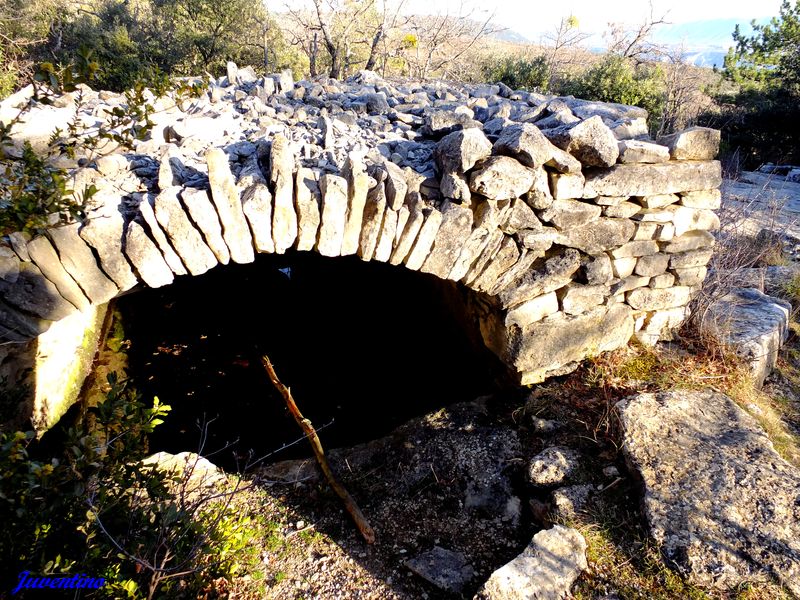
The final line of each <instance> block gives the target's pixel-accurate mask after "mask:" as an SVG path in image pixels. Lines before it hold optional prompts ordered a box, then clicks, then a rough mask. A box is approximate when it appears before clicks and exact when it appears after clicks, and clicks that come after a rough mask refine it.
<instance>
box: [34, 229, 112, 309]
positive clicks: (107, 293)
mask: <svg viewBox="0 0 800 600" xmlns="http://www.w3.org/2000/svg"><path fill="white" fill-rule="evenodd" d="M79 228H80V225H79V224H78V223H73V224H71V225H65V226H63V227H55V228H53V229H49V230H48V231H47V235H48V236H49V237H50V239H51V240H52V241H53V244H54V245H55V247H56V250H58V255H59V257H60V258H61V264H62V265H64V268H65V269H66V270H67V273H69V274H70V275H72V277H73V279H75V281H77V282H78V285H79V286H81V289H82V290H83V291H84V293H85V294H86V296H87V297H88V298H89V300H91V301H92V303H93V304H104V303H106V302H108V301H109V300H111V298H113V297H114V296H116V295H117V293H118V292H119V289H118V288H117V286H116V285H115V284H114V282H113V281H111V280H110V279H109V278H108V277H106V275H105V274H104V273H103V272H102V271H101V270H100V267H98V266H97V261H96V260H95V258H94V254H92V251H91V250H90V249H89V246H87V245H86V242H84V241H83V240H82V239H81V237H80V235H78V229H79Z"/></svg>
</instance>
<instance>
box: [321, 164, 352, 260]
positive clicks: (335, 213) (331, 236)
mask: <svg viewBox="0 0 800 600" xmlns="http://www.w3.org/2000/svg"><path fill="white" fill-rule="evenodd" d="M319 189H320V193H321V194H322V217H321V225H320V228H319V238H318V239H317V252H319V253H320V254H322V256H340V255H341V253H342V240H343V239H344V229H345V224H346V222H347V180H346V179H344V177H339V176H338V175H331V174H328V173H326V174H325V175H323V176H322V177H321V178H320V181H319Z"/></svg>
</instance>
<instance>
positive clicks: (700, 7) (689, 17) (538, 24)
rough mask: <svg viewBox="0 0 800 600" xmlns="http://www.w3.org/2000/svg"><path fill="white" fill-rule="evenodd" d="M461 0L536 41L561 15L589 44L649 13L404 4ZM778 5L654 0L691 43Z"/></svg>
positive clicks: (597, 1) (491, 0)
mask: <svg viewBox="0 0 800 600" xmlns="http://www.w3.org/2000/svg"><path fill="white" fill-rule="evenodd" d="M462 4H463V5H464V6H466V7H474V10H473V15H472V16H473V18H480V16H481V15H485V14H487V13H488V12H492V11H494V13H495V22H497V23H498V24H500V25H502V26H505V27H508V28H510V29H513V30H514V31H516V32H518V33H520V34H522V35H524V36H525V37H527V38H528V39H530V40H531V41H534V42H537V41H539V40H540V38H541V36H542V34H543V33H545V32H548V31H551V30H552V29H553V28H554V27H555V26H556V25H557V24H558V22H559V21H560V19H561V18H563V17H566V16H569V15H570V14H572V15H574V16H575V17H577V19H578V21H579V23H580V28H581V30H583V31H586V32H587V33H594V34H596V36H595V38H594V39H593V40H592V41H590V42H589V44H590V45H591V44H592V43H595V42H597V40H599V41H600V42H602V38H601V37H600V36H601V34H602V32H603V31H604V30H606V29H607V27H608V23H610V22H623V23H628V24H630V25H634V24H636V23H639V22H641V21H642V19H644V18H645V17H646V16H648V15H649V14H650V3H649V2H648V1H647V0H559V1H557V2H550V1H548V2H542V1H540V0H480V1H475V2H472V3H471V4H470V0H435V1H434V2H431V1H430V0H406V5H405V9H406V11H408V12H414V13H417V14H426V13H427V14H430V13H431V12H445V11H449V12H450V13H451V14H457V13H458V11H459V6H460V5H462ZM780 5H781V0H758V1H757V2H754V1H753V0H653V12H654V14H655V15H656V16H657V17H660V16H662V15H666V20H667V21H669V22H670V23H672V24H673V27H672V28H671V29H672V30H673V31H676V30H677V31H678V32H680V31H681V30H683V31H685V34H686V35H688V36H689V37H690V38H692V39H688V38H687V39H685V42H686V43H687V44H688V45H706V44H709V43H715V45H716V44H717V43H719V42H722V45H728V44H730V38H729V35H725V33H724V32H725V31H732V30H733V27H732V26H730V24H731V23H734V24H735V22H741V23H742V24H746V23H749V22H750V20H752V19H764V18H767V17H772V16H776V15H777V14H778V9H779V8H780ZM468 10H469V8H468V9H467V11H468ZM704 21H708V22H709V23H708V27H707V29H705V30H704V28H703V26H701V25H696V26H692V27H684V28H681V27H680V26H681V25H682V24H686V23H697V22H704ZM676 35H679V34H676ZM705 38H713V39H714V40H717V42H709V41H708V40H707V39H705Z"/></svg>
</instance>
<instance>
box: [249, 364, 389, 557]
mask: <svg viewBox="0 0 800 600" xmlns="http://www.w3.org/2000/svg"><path fill="white" fill-rule="evenodd" d="M261 363H262V364H263V365H264V369H266V371H267V375H269V378H270V381H272V385H274V386H275V389H277V390H278V391H279V392H280V393H281V395H282V396H283V399H284V400H285V401H286V406H287V407H288V408H289V412H290V413H292V416H293V417H294V420H295V421H297V424H298V425H299V426H300V428H301V429H302V430H303V433H305V434H306V437H307V438H308V441H309V442H310V443H311V448H312V449H313V450H314V456H315V457H316V459H317V462H318V463H319V466H320V468H321V469H322V472H323V473H324V474H325V478H326V479H327V480H328V483H329V484H330V486H331V487H332V488H333V491H334V492H336V495H337V496H339V498H341V499H342V502H343V503H344V507H345V509H346V510H347V512H348V513H350V516H351V517H352V519H353V521H354V522H355V524H356V527H358V530H359V531H360V532H361V535H362V536H364V539H365V540H366V542H367V543H368V544H372V543H373V542H374V541H375V531H374V530H373V529H372V527H371V526H370V524H369V523H368V522H367V519H366V518H365V517H364V513H362V512H361V509H360V508H358V505H357V504H356V502H355V500H353V497H352V496H351V495H350V493H349V492H348V491H347V490H346V489H345V488H344V486H343V485H342V484H341V483H339V481H338V480H337V479H336V476H335V475H334V474H333V471H331V468H330V465H328V459H327V458H325V451H324V450H323V449H322V443H321V442H320V441H319V436H317V432H316V430H315V429H314V427H313V426H312V425H311V421H309V420H308V419H306V418H305V417H304V416H303V414H302V413H301V412H300V409H299V408H297V404H296V403H295V401H294V398H293V397H292V392H291V391H290V390H289V388H287V387H286V386H285V385H283V383H281V381H280V379H278V375H277V374H276V373H275V369H274V368H273V366H272V363H271V362H270V360H269V357H268V356H262V357H261Z"/></svg>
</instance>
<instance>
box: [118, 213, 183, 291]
mask: <svg viewBox="0 0 800 600" xmlns="http://www.w3.org/2000/svg"><path fill="white" fill-rule="evenodd" d="M125 254H126V255H127V257H128V258H129V259H130V261H131V263H132V264H133V266H134V267H136V271H137V272H138V273H139V276H140V277H141V278H142V280H143V281H144V282H145V283H146V284H147V285H148V286H150V287H151V288H159V287H162V286H165V285H169V284H170V283H172V282H173V281H174V280H175V275H174V274H173V272H172V269H170V268H169V266H168V265H167V263H166V261H165V260H164V256H163V255H162V254H161V251H160V250H159V248H158V246H156V244H155V242H153V240H151V239H150V238H149V237H148V235H147V233H146V232H145V230H144V228H143V227H142V226H141V225H140V224H139V223H137V222H136V221H131V222H130V223H128V228H127V231H126V232H125Z"/></svg>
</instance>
